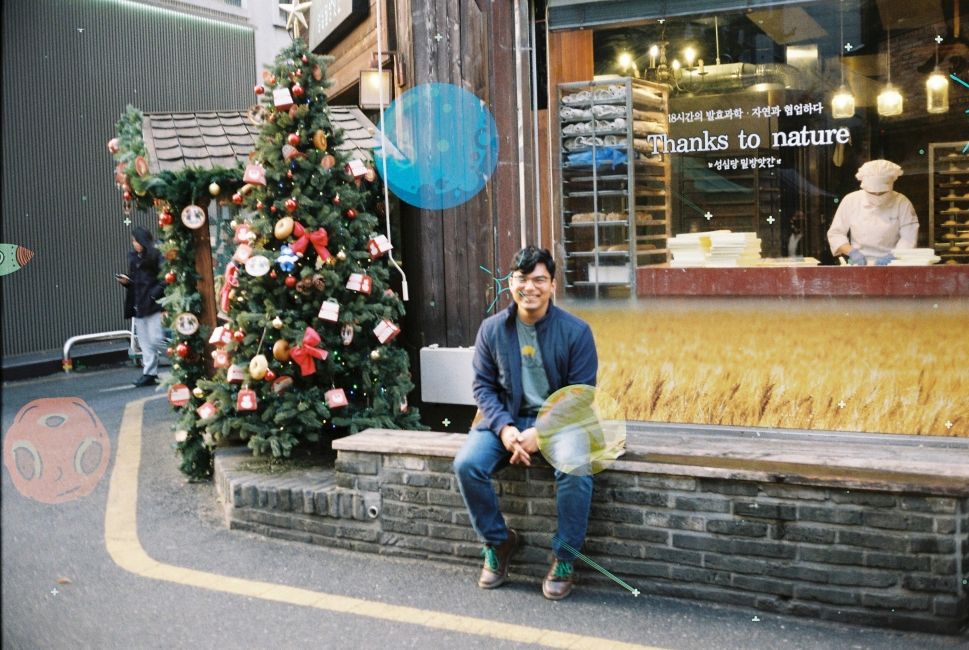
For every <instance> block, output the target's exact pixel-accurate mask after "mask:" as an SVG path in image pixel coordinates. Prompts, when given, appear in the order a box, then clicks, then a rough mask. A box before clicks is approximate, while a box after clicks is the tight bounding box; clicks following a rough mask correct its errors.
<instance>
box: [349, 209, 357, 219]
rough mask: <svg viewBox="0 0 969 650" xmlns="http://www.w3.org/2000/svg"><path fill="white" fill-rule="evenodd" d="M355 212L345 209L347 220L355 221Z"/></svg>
mask: <svg viewBox="0 0 969 650" xmlns="http://www.w3.org/2000/svg"><path fill="white" fill-rule="evenodd" d="M356 218H357V211H356V210H354V209H353V208H347V219H356Z"/></svg>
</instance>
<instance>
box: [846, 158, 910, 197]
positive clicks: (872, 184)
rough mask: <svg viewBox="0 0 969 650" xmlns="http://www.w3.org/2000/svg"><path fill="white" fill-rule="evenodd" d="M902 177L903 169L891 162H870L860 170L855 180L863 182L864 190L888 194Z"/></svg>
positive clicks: (862, 187)
mask: <svg viewBox="0 0 969 650" xmlns="http://www.w3.org/2000/svg"><path fill="white" fill-rule="evenodd" d="M901 175H902V168H901V167H899V166H898V165H896V164H895V163H893V162H892V161H890V160H870V161H868V162H866V163H865V164H864V165H862V166H861V167H859V168H858V173H857V174H855V178H857V179H858V180H859V181H861V189H863V190H868V191H869V192H887V191H888V190H890V189H892V185H893V184H894V183H895V179H896V178H898V177H899V176H901Z"/></svg>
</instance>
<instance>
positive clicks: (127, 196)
mask: <svg viewBox="0 0 969 650" xmlns="http://www.w3.org/2000/svg"><path fill="white" fill-rule="evenodd" d="M121 198H123V199H124V200H125V201H131V199H132V198H133V197H132V196H131V192H129V191H128V190H125V191H124V192H122V193H121ZM129 210H130V208H129Z"/></svg>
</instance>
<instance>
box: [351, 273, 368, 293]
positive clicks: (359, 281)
mask: <svg viewBox="0 0 969 650" xmlns="http://www.w3.org/2000/svg"><path fill="white" fill-rule="evenodd" d="M347 289H349V290H350V291H358V292H360V293H365V294H367V295H368V296H369V295H370V290H371V289H373V278H371V277H370V276H369V275H365V274H363V273H351V274H350V279H349V280H347Z"/></svg>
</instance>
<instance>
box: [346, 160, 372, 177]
mask: <svg viewBox="0 0 969 650" xmlns="http://www.w3.org/2000/svg"><path fill="white" fill-rule="evenodd" d="M346 172H347V173H348V174H350V175H351V176H353V177H354V178H363V177H364V175H365V174H366V173H367V166H366V165H364V164H363V161H360V160H351V161H350V162H348V163H347V166H346Z"/></svg>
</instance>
